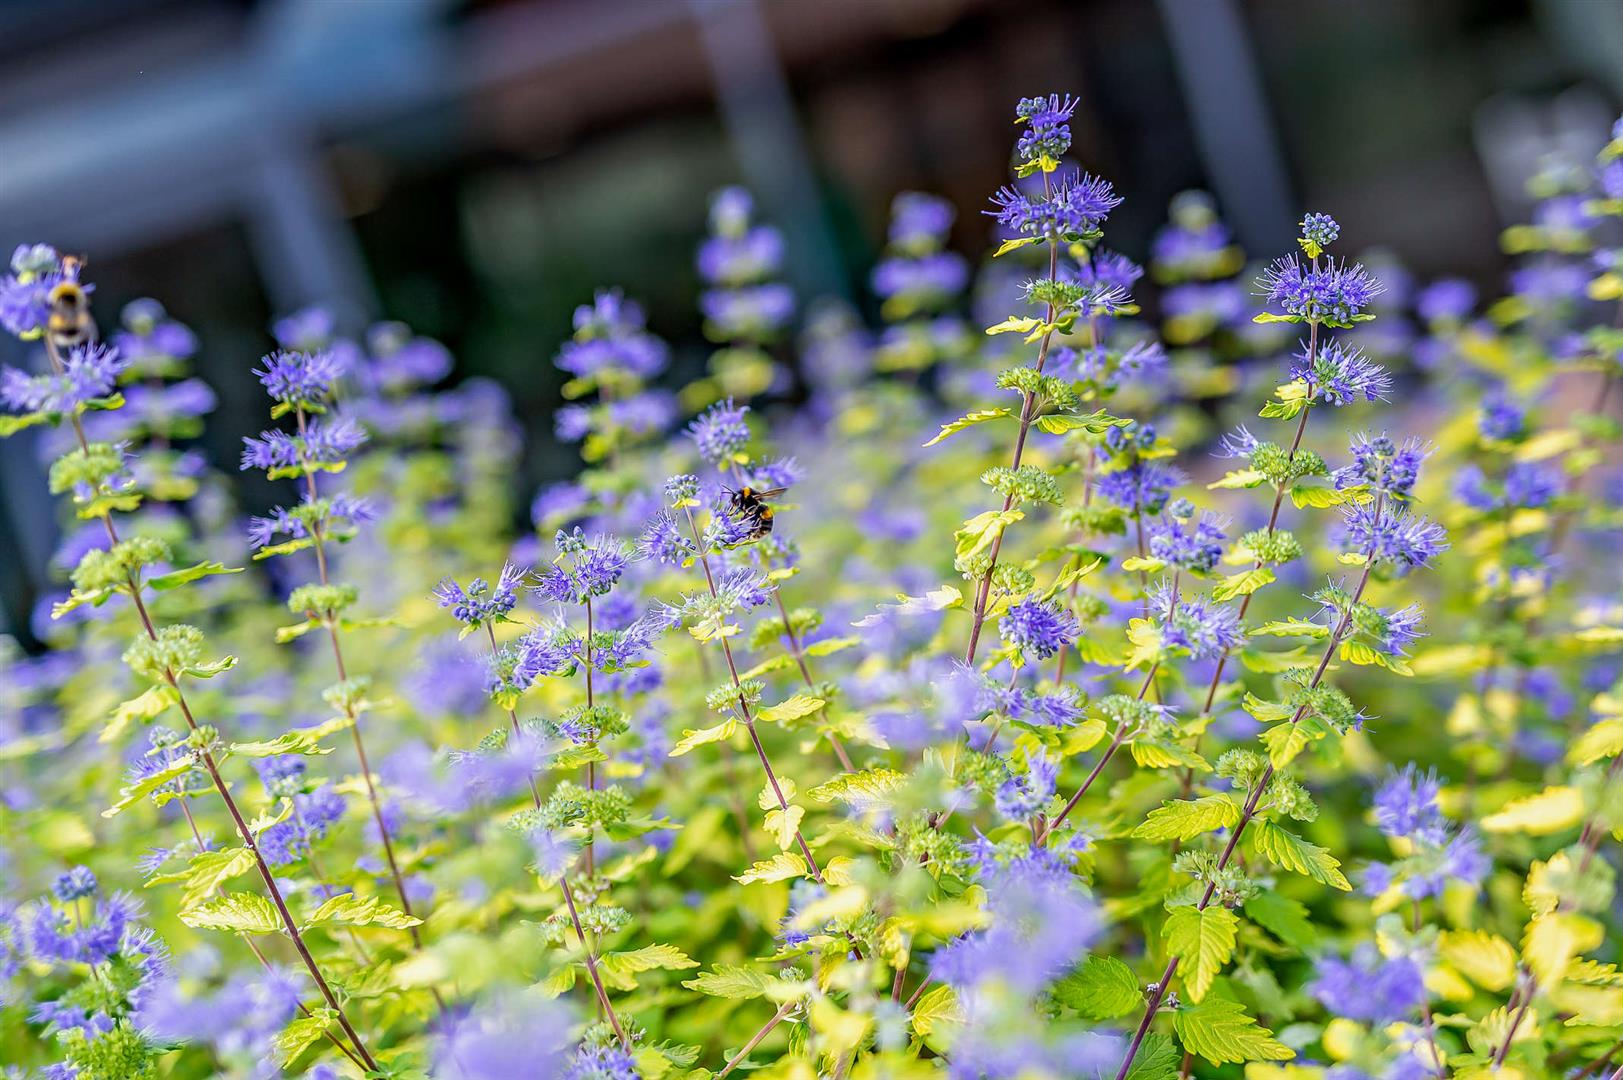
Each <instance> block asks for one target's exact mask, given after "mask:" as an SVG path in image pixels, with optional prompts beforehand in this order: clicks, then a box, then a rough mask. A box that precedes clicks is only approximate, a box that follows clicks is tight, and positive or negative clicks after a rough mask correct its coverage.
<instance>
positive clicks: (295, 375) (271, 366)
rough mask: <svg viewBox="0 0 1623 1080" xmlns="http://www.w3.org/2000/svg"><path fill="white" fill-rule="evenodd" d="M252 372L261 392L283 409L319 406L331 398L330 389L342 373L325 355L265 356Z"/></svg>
mask: <svg viewBox="0 0 1623 1080" xmlns="http://www.w3.org/2000/svg"><path fill="white" fill-rule="evenodd" d="M261 363H263V364H264V367H263V368H255V369H254V374H255V375H257V376H259V383H260V385H261V386H263V387H264V388H265V392H266V393H267V394H269V395H270V396H271V397H272V398H273V399H275V400H276V401H279V402H281V403H282V404H284V405H292V406H295V407H299V408H309V407H311V406H320V405H321V404H322V403H324V402H325V401H327V399H328V398H330V397H331V396H332V391H333V386H334V384H335V383H337V381H338V377H339V376H340V375H341V374H343V369H342V367H341V366H340V364H339V363H338V360H337V358H336V356H335V355H334V354H333V353H331V352H327V351H320V352H288V351H285V350H284V351H279V352H273V353H270V354H268V355H267V356H266V357H265V359H264V360H263V361H261Z"/></svg>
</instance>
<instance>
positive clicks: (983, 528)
mask: <svg viewBox="0 0 1623 1080" xmlns="http://www.w3.org/2000/svg"><path fill="white" fill-rule="evenodd" d="M1025 516H1026V514H1025V511H1024V510H987V511H985V512H984V513H980V514H976V515H975V516H974V517H972V518H970V519H969V520H968V521H965V522H964V523H963V525H962V526H961V527H960V528H959V529H958V531H957V532H956V533H954V534H953V538H954V539H955V540H956V542H957V548H956V551H955V555H956V557H957V558H958V559H959V560H960V561H962V560H964V559H972V558H974V557H975V556H976V555H979V554H980V553H981V552H983V551H985V550H986V549H987V548H989V547H991V546H992V545H993V544H994V543H996V542H997V540H998V538H999V537H1001V536H1002V535H1003V530H1004V529H1007V528H1008V527H1009V526H1010V525H1013V524H1014V523H1015V522H1017V521H1020V520H1021V519H1023V518H1024V517H1025Z"/></svg>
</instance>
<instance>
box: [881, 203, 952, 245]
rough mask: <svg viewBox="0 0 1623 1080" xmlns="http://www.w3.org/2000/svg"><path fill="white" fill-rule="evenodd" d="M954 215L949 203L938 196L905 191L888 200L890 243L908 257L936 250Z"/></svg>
mask: <svg viewBox="0 0 1623 1080" xmlns="http://www.w3.org/2000/svg"><path fill="white" fill-rule="evenodd" d="M957 216H958V211H957V209H956V208H955V207H954V206H953V205H952V203H950V202H948V201H947V200H946V199H943V198H941V197H940V196H938V195H929V194H926V193H924V192H922V191H904V192H902V193H901V194H899V195H897V196H896V198H895V199H893V200H891V204H890V233H889V244H890V246H891V247H892V248H894V249H895V250H897V251H899V252H904V253H908V254H925V253H928V252H931V251H936V250H939V249H940V248H941V247H942V246H943V245H944V244H945V242H946V239H947V233H948V232H949V231H950V230H951V229H952V223H953V220H954V219H955V218H956V217H957Z"/></svg>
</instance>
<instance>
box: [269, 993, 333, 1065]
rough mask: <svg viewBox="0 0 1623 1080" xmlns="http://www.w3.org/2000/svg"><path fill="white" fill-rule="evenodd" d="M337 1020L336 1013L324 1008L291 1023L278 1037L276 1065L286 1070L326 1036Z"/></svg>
mask: <svg viewBox="0 0 1623 1080" xmlns="http://www.w3.org/2000/svg"><path fill="white" fill-rule="evenodd" d="M336 1019H338V1014H337V1013H336V1012H334V1011H333V1010H332V1009H329V1008H325V1007H323V1008H320V1009H315V1010H312V1011H311V1013H310V1015H308V1016H301V1017H299V1018H298V1019H296V1020H294V1021H292V1022H291V1023H289V1024H288V1025H287V1027H285V1028H283V1029H282V1031H281V1034H279V1035H277V1036H276V1063H277V1064H278V1065H280V1066H281V1067H282V1068H284V1069H285V1068H287V1067H288V1066H290V1065H292V1064H293V1063H294V1062H295V1061H297V1060H298V1058H299V1055H300V1054H302V1053H304V1052H305V1051H306V1050H308V1049H310V1047H312V1046H314V1045H315V1044H316V1043H317V1042H318V1041H320V1040H321V1038H322V1037H323V1036H324V1035H326V1033H327V1026H328V1025H329V1024H331V1023H332V1022H333V1021H334V1020H336Z"/></svg>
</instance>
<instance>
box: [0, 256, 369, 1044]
mask: <svg viewBox="0 0 1623 1080" xmlns="http://www.w3.org/2000/svg"><path fill="white" fill-rule="evenodd" d="M80 268H81V264H80V263H79V261H78V260H77V259H74V258H71V257H66V258H64V257H61V256H58V255H57V254H56V252H55V251H54V250H53V249H51V248H49V247H47V246H45V245H37V246H35V247H33V248H22V249H19V251H18V253H17V255H16V256H15V257H14V258H13V271H14V278H13V279H12V281H13V282H21V285H22V288H21V289H17V288H12V289H8V303H7V305H6V310H5V313H4V315H5V319H4V321H5V325H6V328H7V329H9V330H11V331H12V332H13V333H15V334H17V335H18V336H20V337H23V338H25V339H38V338H41V337H43V339H44V343H45V347H46V353H47V355H48V357H49V360H50V365H51V371H50V373H49V374H45V375H35V376H28V375H25V374H23V373H21V372H19V371H17V370H16V369H7V370H6V371H5V372H4V373H3V374H0V382H3V386H4V393H5V399H6V403H7V404H8V405H9V406H10V407H11V408H12V409H13V410H15V411H17V412H20V413H21V415H20V416H13V417H7V418H6V420H7V423H6V424H4V425H3V427H0V433H3V434H11V433H12V432H14V431H17V430H20V429H22V428H25V427H28V426H31V425H34V424H40V423H49V424H53V425H54V424H59V423H60V422H61V421H62V420H64V419H66V420H67V421H68V422H69V424H70V426H71V427H72V429H73V432H74V436H75V440H76V442H77V443H78V449H76V450H70V451H69V452H68V453H66V454H64V455H63V456H62V457H61V458H59V459H58V460H57V462H56V463H55V464H54V465H53V466H52V468H51V487H52V489H53V491H56V492H59V493H60V492H64V491H67V492H71V493H72V498H73V502H74V505H75V507H76V510H77V513H78V514H79V516H80V517H82V518H86V519H92V518H95V519H100V521H101V523H102V527H103V529H104V530H105V532H106V534H107V540H108V543H109V545H110V546H109V547H108V548H107V549H105V550H96V551H91V552H89V553H87V554H86V556H85V557H84V559H83V560H81V562H80V564H79V567H78V568H77V569H76V570H75V572H74V590H73V593H72V595H71V596H70V597H69V598H68V599H67V600H66V601H64V602H63V603H61V604H60V605H58V606H57V613H61V614H65V613H67V612H69V611H72V610H73V609H75V608H77V607H79V606H81V605H84V604H92V605H98V606H99V605H100V604H103V603H105V602H106V601H107V600H108V599H110V598H111V597H112V596H114V595H115V594H119V593H122V594H124V595H126V596H128V597H129V598H130V601H131V603H132V604H133V606H134V608H135V611H136V614H137V616H138V617H139V619H140V624H141V632H142V636H141V637H138V638H137V639H136V641H135V642H134V643H132V644H131V645H130V647H129V648H128V649H127V650H126V651H125V654H124V660H125V663H126V664H127V665H128V666H129V667H130V669H131V671H133V672H134V673H135V674H136V675H137V676H138V677H140V678H142V679H143V680H145V681H146V682H147V683H148V684H149V687H150V688H149V689H148V690H147V691H146V692H145V693H144V694H142V695H141V696H140V697H139V698H137V699H135V700H133V701H132V702H130V703H128V704H127V706H125V707H124V708H126V709H128V710H129V712H130V714H131V715H137V716H141V717H143V718H145V719H151V718H154V717H156V716H157V715H160V714H161V713H162V712H164V711H165V710H167V709H168V708H170V707H171V706H173V707H175V708H178V709H179V710H180V713H181V716H182V717H183V718H184V719H185V721H186V728H187V731H188V735H187V737H186V738H185V740H184V742H183V743H182V744H181V746H180V747H177V748H176V751H175V752H174V753H169V754H166V755H165V758H164V759H162V760H160V761H159V762H157V763H155V765H156V767H151V768H144V769H142V770H140V771H139V772H137V774H136V775H135V777H134V779H133V780H132V781H131V783H130V784H129V785H128V786H127V787H126V788H125V789H124V792H123V794H122V796H121V797H120V799H119V801H118V802H116V803H115V804H114V805H113V806H112V807H111V808H110V809H109V810H108V811H106V812H105V813H107V814H116V813H119V812H121V811H123V810H125V809H127V808H128V807H130V806H132V805H134V804H136V803H137V802H139V801H141V800H143V799H144V798H146V797H147V796H148V795H149V794H151V793H153V792H156V791H158V790H159V789H160V788H164V787H165V786H166V785H172V784H174V783H175V782H177V781H180V780H182V778H183V777H185V776H186V775H187V774H188V773H190V772H191V771H192V770H193V769H195V768H196V767H197V766H198V765H199V764H201V765H202V767H203V768H204V770H205V771H206V772H207V774H208V778H209V781H210V782H211V783H212V784H213V786H214V790H215V791H216V792H217V793H218V795H219V796H220V800H221V802H222V803H224V805H225V808H226V810H227V812H228V813H229V814H230V815H231V820H232V823H233V825H234V826H235V828H236V832H237V835H238V837H239V838H240V839H241V841H242V847H240V848H236V849H233V850H231V851H228V852H223V853H216V852H199V853H198V855H197V856H196V857H195V858H194V860H193V865H192V869H193V870H194V871H196V872H199V873H206V874H210V875H213V881H214V882H215V883H218V882H221V881H224V880H228V879H229V878H230V877H232V876H235V875H237V874H240V873H244V872H246V871H247V870H248V869H250V868H253V869H256V870H257V871H258V872H259V876H260V878H261V880H262V881H263V882H264V885H265V891H266V893H267V894H268V896H269V897H270V899H269V900H268V901H267V900H265V899H263V898H261V897H259V896H257V895H254V894H252V893H229V894H226V895H224V896H220V897H218V898H216V899H213V900H205V901H204V902H202V903H200V904H197V905H195V906H193V907H191V908H190V909H188V911H187V912H186V913H185V915H184V916H183V918H184V920H185V921H186V922H187V923H188V924H189V925H192V926H197V927H203V928H216V929H224V930H232V931H246V932H251V933H272V932H275V931H276V930H277V929H278V928H280V929H282V930H284V931H285V932H286V933H287V935H288V937H289V938H290V939H291V940H292V942H293V946H294V948H295V950H296V951H297V953H298V955H299V959H300V961H301V962H302V963H303V964H304V966H305V969H306V970H307V971H308V972H309V973H310V977H311V979H312V980H314V982H315V984H316V987H317V988H318V989H319V990H320V992H321V996H322V998H323V999H324V1000H325V1001H326V1004H327V1008H328V1009H329V1010H330V1011H331V1014H332V1017H333V1018H334V1019H335V1020H336V1021H337V1023H338V1024H339V1026H340V1027H341V1028H342V1029H343V1031H344V1034H345V1036H346V1037H347V1038H348V1040H349V1044H350V1047H351V1048H352V1049H353V1050H354V1052H355V1053H356V1054H357V1055H358V1056H359V1057H360V1059H361V1061H362V1063H363V1064H364V1065H365V1066H366V1067H367V1068H369V1069H375V1068H376V1062H374V1061H373V1059H372V1057H371V1055H370V1053H368V1051H367V1049H366V1046H365V1044H364V1043H363V1042H362V1041H361V1037H360V1035H359V1033H358V1032H357V1031H356V1030H355V1028H354V1026H353V1024H352V1023H351V1022H350V1019H349V1017H348V1015H347V1014H346V1012H345V1010H344V1008H343V1006H342V1004H341V1003H340V1002H339V1000H338V997H337V996H336V995H335V994H334V992H333V990H332V987H331V986H330V985H329V983H328V981H327V979H326V977H325V975H324V974H323V973H322V970H321V968H320V966H319V965H318V964H317V963H316V960H315V957H314V956H313V955H312V954H311V952H310V949H309V946H308V945H307V944H306V942H305V939H304V930H303V925H302V924H301V922H300V921H299V920H298V919H296V918H295V917H294V915H293V913H292V911H291V910H290V909H289V908H288V905H287V901H286V900H285V899H284V897H283V896H282V892H281V889H280V888H279V887H278V885H277V883H276V879H275V877H274V875H273V874H272V873H271V869H270V866H269V864H268V863H267V862H266V860H265V856H264V854H263V853H262V852H261V850H260V847H259V843H258V836H259V833H260V832H261V831H262V830H263V829H264V828H267V827H268V826H269V825H270V824H273V823H274V822H275V820H276V818H275V817H270V818H267V819H262V820H261V821H259V822H256V826H255V827H251V826H250V825H249V823H248V821H247V820H246V819H245V818H244V816H243V814H242V811H241V809H240V808H239V806H238V804H237V801H236V799H235V798H234V797H233V796H232V794H231V791H230V787H229V785H228V784H227V783H226V780H225V778H224V776H223V775H222V774H221V772H220V756H221V754H222V753H234V752H248V753H252V752H253V748H252V747H251V745H250V746H244V745H243V744H232V745H231V746H221V744H220V742H219V735H218V732H217V730H216V729H215V728H214V727H212V726H205V725H203V724H200V723H199V722H198V720H197V718H196V716H195V715H194V713H193V711H192V708H191V705H190V703H189V701H188V700H187V696H186V692H185V689H184V684H185V682H186V681H188V680H192V679H209V678H213V677H214V676H216V675H218V674H220V673H221V672H223V671H225V670H227V669H228V668H230V667H232V666H233V665H234V664H235V662H236V661H235V658H234V657H229V656H228V657H225V658H223V659H221V660H216V661H209V660H205V658H204V657H205V650H204V640H203V634H202V632H201V631H200V630H198V629H197V628H195V627H191V626H184V625H178V624H177V625H172V626H166V627H161V628H160V627H159V626H158V624H157V623H156V621H155V620H154V618H153V616H152V614H151V612H150V610H149V609H148V607H147V603H146V599H145V594H146V591H147V590H149V589H150V590H152V591H153V592H155V593H162V592H167V591H169V590H171V589H175V588H179V587H182V586H184V585H186V584H187V583H189V582H192V581H197V580H199V579H201V578H204V577H208V576H211V575H214V574H221V573H232V572H234V571H231V570H229V569H227V568H226V567H225V566H223V565H221V564H219V563H214V562H205V563H199V564H197V565H195V566H191V567H187V568H185V569H180V570H172V571H170V572H168V573H162V574H151V573H149V568H152V567H153V566H154V565H155V564H160V563H162V562H163V561H165V560H166V558H167V556H168V550H167V547H166V545H164V544H163V543H162V541H158V540H154V539H151V538H148V537H143V536H135V537H132V538H130V539H128V540H125V539H123V538H122V537H121V536H120V534H119V530H118V527H117V525H116V524H115V522H114V514H116V513H128V512H130V511H132V510H134V509H136V508H137V507H138V506H139V505H140V503H141V500H142V496H141V494H140V492H139V490H137V489H136V488H135V487H134V485H133V483H132V479H131V476H130V473H129V471H128V469H127V466H126V463H125V461H124V458H123V455H122V453H121V451H120V450H119V449H118V448H117V447H115V446H111V445H108V444H106V443H92V442H90V441H89V439H88V438H87V437H86V435H85V430H84V424H83V417H84V415H85V413H87V412H90V411H96V410H106V409H116V408H118V407H120V406H121V405H122V404H123V399H122V397H121V396H120V395H117V394H116V393H114V387H115V384H116V380H117V378H118V376H119V374H120V372H121V371H122V370H123V367H124V362H123V360H122V359H121V358H120V357H119V355H118V353H117V352H116V351H115V350H112V349H109V348H107V347H105V346H102V345H99V344H96V343H95V323H94V321H93V319H92V317H91V314H90V300H89V292H90V289H89V286H87V285H85V284H83V283H82V282H81V281H80ZM11 284H12V282H8V285H11ZM23 297H26V298H27V302H26V303H18V302H17V301H18V299H19V298H23ZM286 813H287V811H286V810H283V811H282V815H283V816H285V814H286ZM222 855H224V856H225V858H224V860H222V859H221V856H222ZM222 861H223V865H222ZM200 864H201V865H200ZM228 868H229V869H228Z"/></svg>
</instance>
